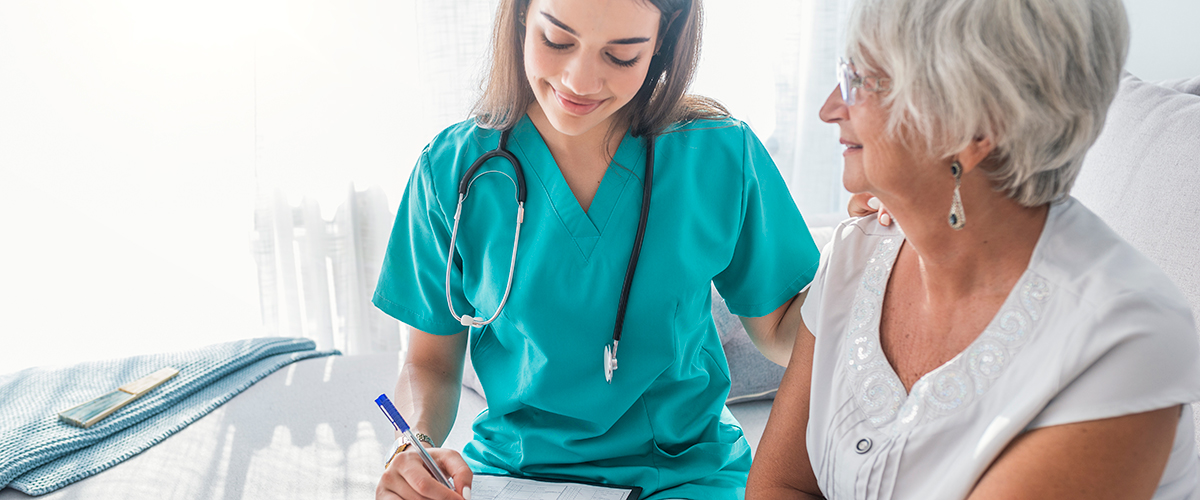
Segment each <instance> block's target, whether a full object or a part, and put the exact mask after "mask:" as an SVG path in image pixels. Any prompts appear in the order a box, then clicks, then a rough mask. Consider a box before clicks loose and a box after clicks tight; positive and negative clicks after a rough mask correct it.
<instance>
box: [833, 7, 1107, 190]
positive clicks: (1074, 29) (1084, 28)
mask: <svg viewBox="0 0 1200 500" xmlns="http://www.w3.org/2000/svg"><path fill="white" fill-rule="evenodd" d="M1128 46H1129V24H1128V20H1127V19H1126V15H1125V8H1124V6H1123V5H1122V4H1121V0H858V2H857V5H856V6H855V9H854V13H853V14H852V15H851V18H850V27H849V32H848V36H847V49H846V55H847V56H849V57H851V58H852V59H853V61H854V63H855V66H856V69H857V70H858V72H859V73H860V74H863V75H886V76H887V77H888V78H891V91H890V92H888V93H886V94H884V95H883V104H884V106H885V107H887V109H889V110H890V113H891V116H890V119H889V123H888V130H889V133H891V134H893V135H894V136H896V137H901V136H903V138H905V139H909V140H916V141H918V144H919V143H920V142H922V141H923V142H924V146H925V147H926V148H927V152H928V153H930V154H932V155H934V156H937V157H942V158H948V157H950V156H953V155H955V154H957V153H959V152H961V151H963V150H964V149H966V147H967V145H968V144H970V142H971V141H972V140H973V139H975V138H977V137H981V136H984V137H989V138H991V139H992V142H993V143H994V144H995V146H996V150H995V151H994V152H993V156H992V159H993V160H995V161H996V163H997V168H995V169H994V170H990V171H989V172H990V175H991V176H992V180H993V182H994V183H995V185H996V188H997V189H998V190H1004V191H1007V193H1008V195H1009V196H1010V197H1011V198H1013V199H1014V200H1016V201H1017V202H1019V203H1020V204H1022V205H1024V206H1030V207H1032V206H1038V205H1042V204H1045V203H1050V202H1053V201H1057V200H1061V199H1063V198H1065V197H1066V196H1067V195H1068V194H1069V193H1070V190H1071V185H1072V184H1073V183H1074V182H1075V177H1076V175H1077V174H1078V173H1079V167H1080V165H1081V164H1082V163H1083V157H1084V154H1085V153H1086V152H1087V149H1088V148H1089V147H1091V145H1092V143H1093V142H1095V140H1096V137H1097V136H1098V135H1100V129H1101V128H1102V127H1103V125H1104V117H1105V115H1106V114H1107V112H1108V106H1109V104H1111V103H1112V100H1113V97H1114V96H1115V95H1116V92H1117V87H1118V85H1119V83H1120V77H1121V68H1122V67H1123V66H1124V65H1125V56H1126V52H1127V51H1128ZM902 131H903V132H902ZM947 175H949V174H947Z"/></svg>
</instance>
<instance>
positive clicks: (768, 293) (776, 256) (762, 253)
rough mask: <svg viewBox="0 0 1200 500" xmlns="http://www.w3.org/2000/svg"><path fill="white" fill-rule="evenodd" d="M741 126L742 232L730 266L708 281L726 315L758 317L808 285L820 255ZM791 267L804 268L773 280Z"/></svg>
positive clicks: (769, 164) (765, 157)
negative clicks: (788, 278)
mask: <svg viewBox="0 0 1200 500" xmlns="http://www.w3.org/2000/svg"><path fill="white" fill-rule="evenodd" d="M740 126H741V129H742V137H743V140H744V143H743V145H742V147H743V151H744V153H743V157H742V206H741V231H740V232H739V235H738V240H737V246H736V248H735V250H734V254H733V258H732V259H731V260H730V262H729V266H728V267H726V268H725V270H723V271H721V273H720V274H718V275H717V276H716V277H714V278H713V284H714V285H716V287H717V291H719V292H721V296H722V297H724V299H725V304H726V305H727V306H729V311H730V312H732V313H734V314H737V315H738V316H745V317H760V316H766V315H767V314H770V313H771V312H773V311H774V310H775V309H776V308H778V307H779V306H780V305H782V304H783V303H784V302H786V301H787V300H788V299H790V298H791V297H792V296H794V295H796V293H798V292H799V291H800V290H801V289H803V288H805V287H806V286H807V285H808V284H809V282H811V281H812V279H813V276H814V275H815V274H816V272H817V267H818V259H819V258H820V253H819V252H818V250H817V248H816V245H814V243H813V240H812V235H810V234H809V233H808V229H807V227H806V226H805V224H804V220H803V219H802V218H801V217H800V211H799V210H797V209H796V202H795V200H793V199H792V196H791V193H790V192H788V189H787V185H786V184H785V183H784V182H783V177H782V176H781V175H780V174H779V169H778V168H777V167H776V166H775V162H774V160H772V159H771V156H770V154H769V153H768V152H767V149H766V148H765V147H763V144H762V142H760V141H759V140H758V137H757V136H755V135H754V133H753V132H751V131H750V128H749V127H747V126H746V125H745V124H744V123H742V124H740ZM796 264H800V265H801V267H803V266H804V265H807V266H808V267H807V268H803V269H801V270H800V272H799V273H797V274H795V275H794V279H793V280H791V281H790V282H782V280H779V279H778V278H779V277H780V271H783V270H791V269H794V268H795V267H796ZM793 272H794V271H793ZM785 276H786V275H785Z"/></svg>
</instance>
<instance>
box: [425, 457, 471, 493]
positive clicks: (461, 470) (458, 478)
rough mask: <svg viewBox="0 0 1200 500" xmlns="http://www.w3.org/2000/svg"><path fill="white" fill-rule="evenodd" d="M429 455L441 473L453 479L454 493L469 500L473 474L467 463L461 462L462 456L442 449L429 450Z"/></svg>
mask: <svg viewBox="0 0 1200 500" xmlns="http://www.w3.org/2000/svg"><path fill="white" fill-rule="evenodd" d="M429 454H430V455H433V459H434V460H435V461H437V462H438V464H440V465H441V466H442V472H445V473H446V475H448V476H450V477H451V478H452V479H454V488H455V491H458V492H459V494H461V495H462V496H463V498H465V499H466V500H471V499H470V497H468V496H467V495H469V494H470V493H469V490H470V489H471V481H472V480H473V479H474V477H475V473H474V472H472V471H471V467H470V466H468V465H467V461H466V460H463V457H462V455H461V454H459V453H458V452H457V451H454V450H446V449H442V448H436V449H433V450H429Z"/></svg>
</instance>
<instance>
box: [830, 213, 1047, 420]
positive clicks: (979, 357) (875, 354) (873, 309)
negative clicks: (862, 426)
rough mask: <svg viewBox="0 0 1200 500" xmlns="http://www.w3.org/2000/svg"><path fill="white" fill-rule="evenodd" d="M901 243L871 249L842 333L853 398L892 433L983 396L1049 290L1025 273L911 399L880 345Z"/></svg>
mask: <svg viewBox="0 0 1200 500" xmlns="http://www.w3.org/2000/svg"><path fill="white" fill-rule="evenodd" d="M903 241H904V239H903V238H901V237H898V236H893V237H888V238H884V239H883V240H881V241H880V242H879V245H877V246H876V248H875V251H874V252H873V253H872V254H871V258H870V259H869V260H868V261H867V268H866V269H865V270H864V271H863V276H862V280H861V281H860V283H859V287H858V291H857V292H856V293H855V296H854V306H853V309H852V310H851V313H850V324H849V325H848V326H847V329H846V349H847V353H846V354H847V365H846V368H847V370H846V372H847V374H848V378H849V381H850V386H851V387H852V388H853V390H854V401H855V403H856V404H857V405H858V408H859V409H860V410H862V411H863V413H865V414H866V415H867V419H868V420H869V421H870V422H871V424H873V425H874V426H876V427H884V426H887V425H889V424H890V425H891V427H892V431H893V432H898V431H901V430H905V429H910V428H912V427H915V426H916V425H917V424H919V423H921V422H923V421H925V420H927V419H929V418H934V417H937V416H941V415H946V414H949V413H952V412H954V411H956V410H958V409H959V408H962V407H963V406H966V405H968V404H970V403H971V402H972V401H974V400H975V398H977V397H980V396H982V395H983V394H984V393H985V392H987V390H988V388H989V387H991V384H992V382H993V381H994V380H995V379H996V378H997V377H999V376H1000V374H1001V373H1003V371H1004V369H1005V367H1007V366H1008V364H1009V363H1010V362H1011V361H1012V359H1013V358H1014V357H1015V356H1016V354H1017V353H1018V352H1020V350H1021V348H1022V347H1024V346H1025V344H1027V343H1028V342H1029V339H1030V337H1031V332H1033V326H1034V323H1036V322H1037V321H1038V319H1040V318H1041V317H1042V311H1043V310H1044V309H1045V304H1046V302H1047V300H1048V299H1049V297H1050V294H1051V292H1052V290H1051V288H1050V284H1049V282H1047V281H1046V280H1045V279H1044V278H1042V277H1041V276H1038V275H1037V274H1034V273H1033V272H1031V271H1026V272H1025V274H1024V275H1022V276H1021V279H1020V281H1018V282H1017V285H1016V287H1015V288H1014V291H1013V293H1011V294H1009V296H1008V298H1007V299H1006V300H1005V301H1004V304H1003V305H1002V306H1001V307H1000V311H999V312H998V313H997V314H996V316H995V317H994V318H992V321H991V323H989V324H988V326H987V328H986V329H984V331H983V333H981V334H979V337H978V338H976V339H975V341H974V342H972V343H971V345H969V346H968V347H967V349H966V350H964V351H963V352H961V353H959V354H958V355H957V356H955V357H954V358H953V359H951V360H950V361H948V362H946V364H944V365H942V366H940V367H938V368H937V369H935V370H933V371H931V372H929V373H927V374H925V375H924V376H922V377H921V378H920V379H919V380H917V382H916V383H915V384H913V388H912V394H911V395H909V394H907V393H905V390H904V384H902V383H901V382H900V377H898V376H897V375H896V372H895V370H893V369H892V366H891V364H889V363H888V360H887V357H886V356H884V354H883V350H882V349H881V348H880V346H879V319H880V313H881V311H882V305H883V294H884V291H885V290H886V288H887V280H888V277H889V276H890V275H891V271H892V266H893V265H894V264H895V261H896V255H897V254H898V253H899V250H900V244H901V243H902V242H903ZM897 417H899V418H897Z"/></svg>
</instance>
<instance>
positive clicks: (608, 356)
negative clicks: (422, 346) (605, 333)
mask: <svg viewBox="0 0 1200 500" xmlns="http://www.w3.org/2000/svg"><path fill="white" fill-rule="evenodd" d="M510 132H511V129H509V130H504V131H502V132H501V133H500V144H499V145H498V146H496V149H493V150H491V151H489V152H487V153H485V154H484V155H483V156H480V157H479V159H477V160H475V163H472V164H471V168H469V169H467V171H466V173H464V174H463V176H462V179H460V180H459V183H458V206H457V207H456V208H455V209H454V227H453V229H451V231H450V248H449V249H448V250H447V255H446V305H447V306H448V307H449V308H450V314H452V315H453V316H454V318H455V319H456V320H458V321H459V322H460V323H462V325H463V326H464V327H481V326H484V325H488V324H490V323H492V322H493V321H496V319H497V318H499V317H500V313H501V312H502V311H503V310H504V306H505V304H507V303H508V297H509V295H510V293H511V292H512V283H513V275H514V271H515V270H516V267H517V246H518V243H519V242H520V240H521V224H522V222H524V219H525V196H526V190H525V172H524V169H523V168H522V167H521V163H520V162H519V161H518V160H517V158H516V157H515V156H513V154H512V153H509V152H508V151H507V150H506V149H505V146H507V144H508V137H509V134H510ZM497 157H500V158H504V159H505V160H508V162H509V164H511V165H512V167H513V170H514V171H515V172H516V180H515V181H514V184H516V189H517V228H516V233H515V235H514V236H513V249H512V259H511V260H510V261H509V264H508V280H507V283H506V284H505V286H504V297H503V298H501V299H500V305H499V306H498V307H497V308H496V312H495V313H494V314H492V317H491V318H488V319H487V320H484V319H483V318H482V317H472V316H471V315H468V314H463V315H459V314H458V312H457V311H455V310H454V299H453V296H452V295H451V293H450V290H451V288H450V277H451V276H452V274H453V269H454V250H455V248H456V243H457V241H458V224H459V221H460V220H461V218H462V207H463V201H464V200H466V198H467V193H468V192H469V191H470V189H471V185H472V184H473V183H474V178H475V173H476V172H477V171H478V170H479V169H480V168H481V167H482V166H483V164H484V163H486V162H487V161H488V160H490V159H492V158H497ZM490 172H496V173H501V174H503V172H500V171H498V170H496V171H488V172H484V173H483V174H487V173H490ZM483 174H480V175H483ZM504 175H505V176H507V174H504ZM510 179H511V178H510ZM653 179H654V138H653V136H647V137H646V168H645V173H644V174H643V179H642V206H641V210H640V212H639V213H638V227H637V233H636V234H635V235H634V240H633V249H632V250H631V251H630V253H629V264H628V265H627V266H626V268H625V278H624V280H623V281H622V282H621V296H620V299H619V301H618V303H617V318H616V324H615V325H614V326H613V336H612V344H611V347H610V346H608V345H606V346H605V347H604V378H605V380H607V381H608V382H609V383H612V376H613V372H614V371H615V370H616V369H617V346H618V345H619V344H620V341H621V332H622V330H623V329H624V327H625V312H626V308H627V306H628V305H629V291H630V289H631V288H632V286H633V277H634V274H635V273H636V271H637V265H638V259H639V258H640V257H641V253H642V242H643V240H644V239H645V237H646V223H647V221H648V220H649V217H650V196H651V193H652V192H653V189H652V186H653Z"/></svg>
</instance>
